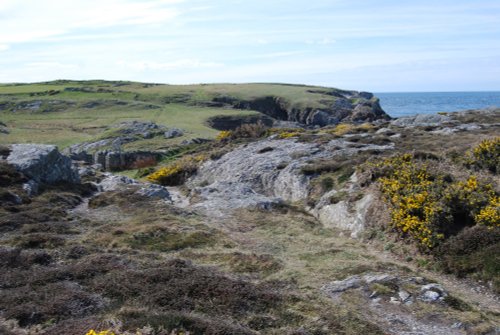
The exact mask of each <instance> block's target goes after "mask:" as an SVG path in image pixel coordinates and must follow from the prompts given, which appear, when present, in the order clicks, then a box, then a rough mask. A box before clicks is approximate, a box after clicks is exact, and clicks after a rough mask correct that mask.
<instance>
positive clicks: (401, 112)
mask: <svg viewBox="0 0 500 335" xmlns="http://www.w3.org/2000/svg"><path fill="white" fill-rule="evenodd" d="M374 94H375V96H377V97H378V98H379V99H380V105H381V106H382V109H383V110H384V111H385V112H386V113H387V114H389V115H390V116H392V117H401V116H411V115H416V114H435V113H439V112H458V111H464V110H470V109H484V108H490V107H500V91H479V92H478V91H476V92H393V93H390V92H383V93H374Z"/></svg>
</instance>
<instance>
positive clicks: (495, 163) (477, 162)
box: [465, 137, 500, 174]
mask: <svg viewBox="0 0 500 335" xmlns="http://www.w3.org/2000/svg"><path fill="white" fill-rule="evenodd" d="M465 161H466V165H468V166H469V167H476V168H479V169H488V170H490V171H491V172H493V173H495V174H496V173H498V172H499V169H500V137H495V138H493V139H487V140H484V141H482V142H481V143H479V144H478V145H477V146H476V147H475V148H473V149H472V150H470V151H469V152H467V155H466V159H465Z"/></svg>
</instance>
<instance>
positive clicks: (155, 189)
mask: <svg viewBox="0 0 500 335" xmlns="http://www.w3.org/2000/svg"><path fill="white" fill-rule="evenodd" d="M136 193H137V194H140V195H142V196H145V197H148V198H159V199H163V200H169V201H171V200H172V199H171V197H170V193H169V191H168V190H167V189H166V188H165V187H163V186H160V185H155V184H146V185H144V186H142V187H141V188H140V189H139V190H138V191H137V192H136Z"/></svg>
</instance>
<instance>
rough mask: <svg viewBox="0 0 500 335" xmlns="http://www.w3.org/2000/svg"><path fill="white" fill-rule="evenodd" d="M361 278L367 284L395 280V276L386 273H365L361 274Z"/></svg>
mask: <svg viewBox="0 0 500 335" xmlns="http://www.w3.org/2000/svg"><path fill="white" fill-rule="evenodd" d="M363 280H364V281H365V282H366V283H367V284H373V283H379V284H380V283H390V282H393V281H395V280H397V278H396V277H394V276H391V275H388V274H385V273H383V274H366V275H364V276H363Z"/></svg>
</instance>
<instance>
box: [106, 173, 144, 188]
mask: <svg viewBox="0 0 500 335" xmlns="http://www.w3.org/2000/svg"><path fill="white" fill-rule="evenodd" d="M133 184H137V181H135V180H134V179H132V178H129V177H125V176H117V175H113V174H110V173H106V174H105V178H104V179H103V180H101V182H100V183H99V184H98V187H99V188H100V189H101V190H102V191H116V190H117V189H119V188H121V187H123V186H124V185H133Z"/></svg>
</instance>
